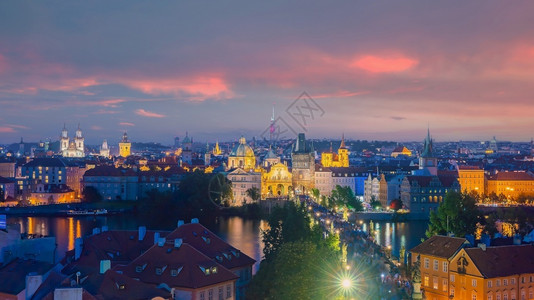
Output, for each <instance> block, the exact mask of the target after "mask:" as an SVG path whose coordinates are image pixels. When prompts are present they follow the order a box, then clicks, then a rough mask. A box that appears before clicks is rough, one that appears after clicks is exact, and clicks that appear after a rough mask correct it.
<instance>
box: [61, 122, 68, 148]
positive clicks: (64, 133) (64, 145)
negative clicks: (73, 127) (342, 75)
mask: <svg viewBox="0 0 534 300" xmlns="http://www.w3.org/2000/svg"><path fill="white" fill-rule="evenodd" d="M60 144H61V147H60V150H61V153H63V152H64V151H66V150H67V149H68V148H69V133H68V132H67V125H66V124H63V130H62V131H61V142H60Z"/></svg>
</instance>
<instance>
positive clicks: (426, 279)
mask: <svg viewBox="0 0 534 300" xmlns="http://www.w3.org/2000/svg"><path fill="white" fill-rule="evenodd" d="M429 281H430V278H428V276H426V275H425V282H424V284H425V286H429V283H428V282H429Z"/></svg>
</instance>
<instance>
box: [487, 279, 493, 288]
mask: <svg viewBox="0 0 534 300" xmlns="http://www.w3.org/2000/svg"><path fill="white" fill-rule="evenodd" d="M492 285H493V283H492V282H491V280H488V288H490V287H492Z"/></svg>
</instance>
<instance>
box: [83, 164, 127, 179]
mask: <svg viewBox="0 0 534 300" xmlns="http://www.w3.org/2000/svg"><path fill="white" fill-rule="evenodd" d="M86 176H114V177H122V176H137V173H136V172H135V171H134V170H132V169H126V168H115V167H112V166H98V167H96V168H94V169H90V170H87V171H86V172H85V174H84V177H86Z"/></svg>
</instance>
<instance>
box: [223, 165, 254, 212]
mask: <svg viewBox="0 0 534 300" xmlns="http://www.w3.org/2000/svg"><path fill="white" fill-rule="evenodd" d="M261 177H262V175H261V173H259V172H254V171H253V170H250V171H248V172H246V171H245V170H243V169H241V168H237V169H235V170H234V171H232V172H230V173H228V176H227V178H228V179H229V180H230V181H231V182H232V193H233V194H234V198H233V199H232V200H231V202H230V205H231V206H241V205H243V204H248V203H253V202H254V200H253V199H251V198H250V197H249V196H248V194H247V190H249V189H251V188H257V189H258V193H261ZM260 196H261V194H260Z"/></svg>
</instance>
